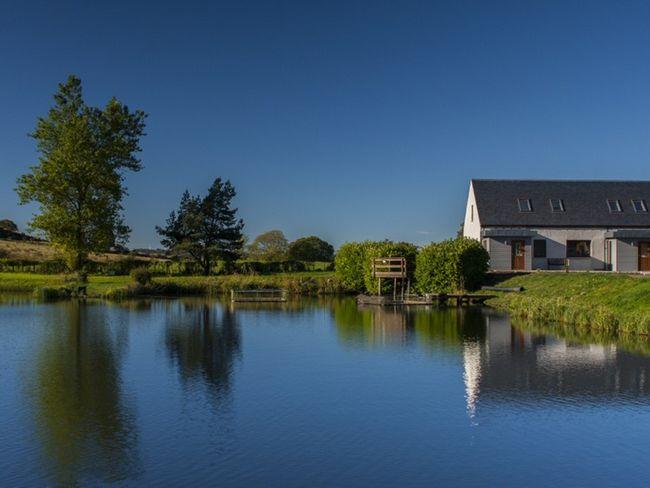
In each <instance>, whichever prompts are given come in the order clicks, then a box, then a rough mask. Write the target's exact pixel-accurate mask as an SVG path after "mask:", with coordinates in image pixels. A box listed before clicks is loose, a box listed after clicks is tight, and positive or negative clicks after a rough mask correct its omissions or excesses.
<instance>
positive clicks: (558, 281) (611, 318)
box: [487, 272, 650, 334]
mask: <svg viewBox="0 0 650 488" xmlns="http://www.w3.org/2000/svg"><path fill="white" fill-rule="evenodd" d="M498 285H499V286H504V287H506V286H507V287H514V286H523V287H524V291H523V292H520V293H499V296H498V297H496V298H493V299H491V300H488V302H487V303H488V305H490V306H493V307H496V308H500V309H504V310H507V311H509V312H511V313H512V314H513V315H516V316H519V317H523V318H526V319H530V320H534V321H538V320H543V321H550V322H559V323H563V324H571V325H572V326H574V327H578V328H580V329H583V330H587V331H588V330H592V331H606V332H610V333H619V332H622V333H637V334H650V277H645V276H641V275H619V274H609V273H545V272H535V273H531V274H527V275H520V276H514V277H511V278H508V279H506V280H504V281H501V282H500V283H499V284H498Z"/></svg>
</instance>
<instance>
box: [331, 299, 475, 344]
mask: <svg viewBox="0 0 650 488" xmlns="http://www.w3.org/2000/svg"><path fill="white" fill-rule="evenodd" d="M331 309H332V315H333V318H334V322H335V324H336V327H337V333H338V336H339V338H340V339H341V341H342V342H343V343H344V344H347V345H356V346H362V347H369V346H373V345H407V344H412V343H418V344H420V345H423V346H425V348H426V347H432V348H439V347H443V348H444V347H452V348H453V347H458V346H459V345H460V344H463V343H464V342H467V341H480V340H482V339H483V338H484V337H485V326H484V323H483V313H482V311H481V309H480V308H452V307H450V308H442V309H438V308H436V307H429V306H424V307H423V306H419V307H375V306H358V305H357V304H356V303H355V302H354V301H351V300H340V301H338V302H334V303H333V304H332V308H331Z"/></svg>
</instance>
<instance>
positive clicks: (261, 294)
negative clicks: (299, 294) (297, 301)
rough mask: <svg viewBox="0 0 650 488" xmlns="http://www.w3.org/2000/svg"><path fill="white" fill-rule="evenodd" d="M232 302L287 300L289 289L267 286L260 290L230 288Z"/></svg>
mask: <svg viewBox="0 0 650 488" xmlns="http://www.w3.org/2000/svg"><path fill="white" fill-rule="evenodd" d="M230 301H231V302H286V301H287V290H280V289H275V288H265V289H260V290H230Z"/></svg>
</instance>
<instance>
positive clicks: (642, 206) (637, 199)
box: [630, 198, 648, 213]
mask: <svg viewBox="0 0 650 488" xmlns="http://www.w3.org/2000/svg"><path fill="white" fill-rule="evenodd" d="M630 202H632V208H633V209H634V211H635V212H636V213H647V212H648V206H647V205H646V204H645V200H644V199H643V198H633V199H632V200H630ZM635 202H636V203H639V204H641V209H640V210H639V209H637V207H636V203H635Z"/></svg>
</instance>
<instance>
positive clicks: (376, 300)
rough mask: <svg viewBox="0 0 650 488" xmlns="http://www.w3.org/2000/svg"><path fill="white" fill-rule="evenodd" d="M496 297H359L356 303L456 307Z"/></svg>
mask: <svg viewBox="0 0 650 488" xmlns="http://www.w3.org/2000/svg"><path fill="white" fill-rule="evenodd" d="M495 296H496V295H485V294H472V293H450V294H445V293H441V294H431V295H425V296H405V297H404V298H403V299H401V298H397V299H393V298H392V297H389V296H383V295H382V296H378V295H359V296H357V303H359V304H360V305H380V306H390V305H448V304H449V302H453V303H454V304H455V305H456V306H457V307H461V306H468V305H482V304H483V303H484V302H485V300H487V299H488V298H494V297H495Z"/></svg>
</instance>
